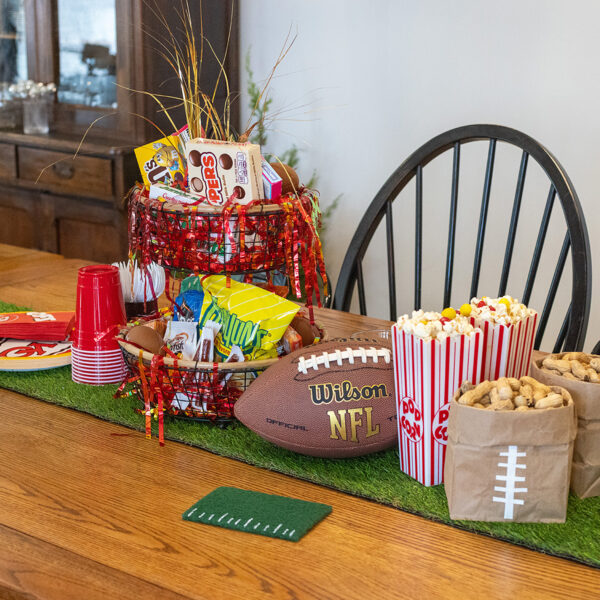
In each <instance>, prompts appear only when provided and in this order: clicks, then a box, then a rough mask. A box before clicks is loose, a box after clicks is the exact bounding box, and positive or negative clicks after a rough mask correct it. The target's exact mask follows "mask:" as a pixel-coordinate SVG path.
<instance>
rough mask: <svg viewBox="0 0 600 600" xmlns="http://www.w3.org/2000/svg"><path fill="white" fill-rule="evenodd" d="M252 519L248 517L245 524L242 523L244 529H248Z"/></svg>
mask: <svg viewBox="0 0 600 600" xmlns="http://www.w3.org/2000/svg"><path fill="white" fill-rule="evenodd" d="M252 519H253V517H250V518H249V519H248V520H247V521H246V522H245V523H244V527H248V525H250V521H252Z"/></svg>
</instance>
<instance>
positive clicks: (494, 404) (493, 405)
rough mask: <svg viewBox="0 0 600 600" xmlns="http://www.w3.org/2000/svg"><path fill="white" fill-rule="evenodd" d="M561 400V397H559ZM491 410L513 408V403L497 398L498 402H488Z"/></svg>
mask: <svg viewBox="0 0 600 600" xmlns="http://www.w3.org/2000/svg"><path fill="white" fill-rule="evenodd" d="M561 401H562V399H561ZM490 407H491V410H496V411H501V410H513V409H514V407H515V405H514V404H513V403H512V400H498V402H492V403H491V404H490Z"/></svg>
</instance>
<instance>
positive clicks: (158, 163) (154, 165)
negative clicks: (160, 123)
mask: <svg viewBox="0 0 600 600" xmlns="http://www.w3.org/2000/svg"><path fill="white" fill-rule="evenodd" d="M178 148H179V144H178V141H177V138H175V137H174V136H168V137H165V138H162V139H160V140H157V141H156V142H151V143H150V144H146V145H145V146H140V147H139V148H136V149H135V157H136V159H137V162H138V166H139V167H140V172H141V174H142V179H143V180H144V184H145V185H147V186H150V185H152V184H155V183H166V184H167V185H176V186H179V187H181V186H183V185H184V177H185V165H183V164H182V157H181V156H180V154H179V151H178Z"/></svg>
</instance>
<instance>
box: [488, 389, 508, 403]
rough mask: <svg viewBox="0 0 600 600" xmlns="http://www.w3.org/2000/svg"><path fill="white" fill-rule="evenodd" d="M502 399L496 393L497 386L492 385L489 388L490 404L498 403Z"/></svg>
mask: <svg viewBox="0 0 600 600" xmlns="http://www.w3.org/2000/svg"><path fill="white" fill-rule="evenodd" d="M511 398H512V394H511ZM501 401H502V399H501V398H500V394H499V393H498V388H495V387H493V388H492V389H491V390H490V402H491V403H492V404H498V402H501Z"/></svg>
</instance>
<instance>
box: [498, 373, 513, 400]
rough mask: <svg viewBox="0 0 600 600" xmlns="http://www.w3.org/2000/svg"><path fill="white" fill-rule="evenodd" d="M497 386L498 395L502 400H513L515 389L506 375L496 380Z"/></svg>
mask: <svg viewBox="0 0 600 600" xmlns="http://www.w3.org/2000/svg"><path fill="white" fill-rule="evenodd" d="M496 388H497V389H498V396H499V397H500V399H501V400H511V399H512V397H513V390H512V387H510V383H509V382H508V379H507V378H506V377H500V379H498V381H496Z"/></svg>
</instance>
